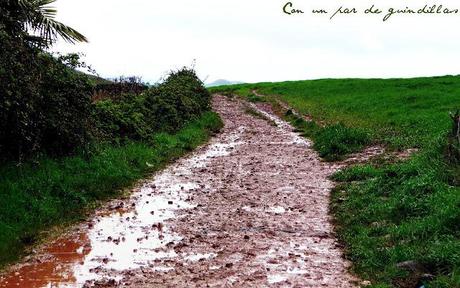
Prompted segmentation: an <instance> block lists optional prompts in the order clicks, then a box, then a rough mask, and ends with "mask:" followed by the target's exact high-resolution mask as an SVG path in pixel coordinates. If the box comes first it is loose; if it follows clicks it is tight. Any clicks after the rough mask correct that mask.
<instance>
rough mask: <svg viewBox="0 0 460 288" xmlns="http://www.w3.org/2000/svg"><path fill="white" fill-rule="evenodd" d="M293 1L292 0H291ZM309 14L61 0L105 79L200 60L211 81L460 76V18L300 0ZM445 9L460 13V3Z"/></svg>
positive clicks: (449, 1) (222, 2) (145, 0)
mask: <svg viewBox="0 0 460 288" xmlns="http://www.w3.org/2000/svg"><path fill="white" fill-rule="evenodd" d="M286 2H287V1H286ZM293 2H294V5H295V6H296V7H298V8H300V9H303V10H304V11H305V12H306V13H305V14H303V15H298V16H287V15H283V13H282V11H281V7H282V6H283V4H284V3H285V2H284V1H279V0H251V1H247V0H246V1H244V0H218V1H217V0H195V1H190V0H168V1H159V0H131V1H121V0H80V1H72V0H58V2H57V3H56V4H57V8H58V13H59V19H60V20H62V21H63V22H65V23H66V24H69V25H71V26H72V27H74V28H77V29H78V30H79V31H81V32H83V33H84V34H85V35H86V36H88V38H89V39H90V43H89V44H78V45H75V46H71V45H68V44H65V43H62V42H59V43H58V44H57V45H56V47H55V50H58V51H62V52H69V51H81V52H84V53H85V54H86V61H87V62H88V63H90V64H92V65H93V66H94V68H96V70H97V71H98V72H99V73H100V74H101V75H102V76H105V77H114V76H118V75H140V76H142V77H143V78H144V79H145V80H149V81H152V82H155V81H156V80H158V79H159V78H160V77H161V76H163V75H164V74H165V73H166V72H167V71H168V70H170V69H173V68H179V67H181V66H183V65H190V64H191V63H192V61H193V60H194V59H196V61H197V70H198V72H199V74H200V76H201V77H202V78H204V77H206V76H209V79H210V80H213V79H217V78H226V79H230V80H242V81H249V82H254V81H280V80H293V79H311V78H322V77H411V76H423V75H426V76H428V75H443V74H458V73H459V71H460V57H459V56H458V55H459V51H460V37H459V33H460V32H459V31H458V30H457V29H455V28H454V27H458V24H459V22H460V14H459V15H456V16H444V17H442V16H434V15H423V16H420V15H415V16H409V17H402V16H398V15H395V16H393V17H392V18H391V19H390V21H388V22H386V23H383V22H382V20H381V18H383V16H381V15H378V16H374V15H373V16H371V15H360V16H353V17H350V16H349V15H338V16H337V17H336V18H335V19H334V20H333V21H329V20H328V19H327V17H325V16H318V15H316V16H315V15H311V14H310V13H309V11H310V10H311V9H313V8H330V9H331V10H332V9H333V8H336V7H339V6H340V5H344V4H345V3H346V4H347V6H349V7H353V6H355V7H359V8H360V9H365V8H367V6H370V5H371V3H372V2H371V1H363V0H342V1H338V0H324V1H318V0H299V1H293ZM373 3H375V4H376V5H377V6H380V7H389V6H395V7H401V8H405V6H404V5H409V4H410V6H411V7H417V6H420V5H421V6H423V5H424V4H425V3H426V2H424V1H422V0H413V1H410V3H406V2H405V3H403V1H401V0H390V1H383V0H380V1H374V2H373ZM443 4H444V5H445V6H450V7H455V8H457V7H458V8H460V4H457V2H456V1H454V0H445V2H444V3H443Z"/></svg>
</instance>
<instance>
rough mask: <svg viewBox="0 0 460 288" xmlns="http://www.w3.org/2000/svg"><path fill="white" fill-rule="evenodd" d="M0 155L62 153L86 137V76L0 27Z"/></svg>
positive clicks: (88, 103) (20, 157) (62, 59)
mask: <svg viewBox="0 0 460 288" xmlns="http://www.w3.org/2000/svg"><path fill="white" fill-rule="evenodd" d="M0 51H2V53H0V63H1V66H0V155H2V156H3V157H7V158H16V159H22V158H24V157H25V156H29V155H32V154H34V153H37V152H40V151H43V152H47V153H50V154H56V155H62V154H68V153H71V152H73V151H74V149H75V148H77V147H79V146H81V145H83V144H85V143H86V141H87V139H88V123H89V122H88V120H89V113H90V104H91V102H90V95H91V94H90V92H91V86H90V83H89V79H88V77H87V76H86V75H84V74H82V73H78V72H75V71H74V70H73V69H72V68H73V67H69V66H67V65H66V64H67V62H66V60H67V59H68V58H65V57H60V58H59V59H56V58H54V57H52V56H51V55H50V54H47V53H45V52H41V51H40V50H38V49H36V48H33V47H29V46H28V45H26V44H24V43H23V42H21V41H19V40H17V39H13V38H11V37H10V36H8V35H7V34H6V33H4V32H2V31H1V30H0Z"/></svg>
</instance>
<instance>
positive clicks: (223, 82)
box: [206, 79, 244, 87]
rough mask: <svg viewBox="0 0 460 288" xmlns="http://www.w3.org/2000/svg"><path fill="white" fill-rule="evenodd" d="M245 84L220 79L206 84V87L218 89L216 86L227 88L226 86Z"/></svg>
mask: <svg viewBox="0 0 460 288" xmlns="http://www.w3.org/2000/svg"><path fill="white" fill-rule="evenodd" d="M243 83H244V82H240V81H229V80H225V79H218V80H216V81H214V82H211V83H208V84H206V87H216V86H225V85H233V84H243Z"/></svg>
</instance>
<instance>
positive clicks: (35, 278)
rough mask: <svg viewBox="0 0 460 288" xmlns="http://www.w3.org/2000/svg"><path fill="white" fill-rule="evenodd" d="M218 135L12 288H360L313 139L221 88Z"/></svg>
mask: <svg viewBox="0 0 460 288" xmlns="http://www.w3.org/2000/svg"><path fill="white" fill-rule="evenodd" d="M213 106H214V109H215V110H216V111H218V112H219V113H220V114H221V116H222V118H223V120H224V122H225V127H224V129H223V132H222V133H221V134H220V135H218V136H217V137H215V138H214V139H212V141H211V143H210V144H208V145H206V146H204V147H202V148H200V149H198V150H197V151H196V152H195V153H193V154H191V155H190V156H189V157H186V158H184V159H181V160H179V161H177V162H176V163H174V164H172V165H171V166H169V167H168V168H167V169H165V170H164V171H161V172H159V173H157V174H156V175H154V176H152V178H151V179H147V180H145V181H144V182H143V183H141V184H139V186H138V187H137V188H136V189H134V191H133V194H132V196H131V197H130V198H129V199H126V200H116V201H113V202H112V203H110V204H109V205H108V206H107V207H106V208H104V209H101V210H100V211H98V212H97V213H96V216H94V218H93V219H91V220H90V221H88V222H87V223H84V224H82V225H81V226H79V227H77V228H76V229H74V231H73V232H71V233H69V234H67V235H64V236H63V237H61V238H60V239H58V240H56V241H55V242H53V243H51V244H50V245H48V246H46V247H43V248H42V249H41V250H40V251H38V252H37V253H36V255H33V256H32V257H31V258H30V259H29V260H27V261H26V262H25V263H22V264H20V265H17V266H16V267H14V268H13V269H12V270H11V272H10V273H9V274H7V275H4V276H3V277H2V278H1V279H0V288H5V287H31V288H35V287H119V286H120V287H165V286H167V287H203V286H207V285H209V286H210V287H222V286H234V287H248V286H256V287H268V286H273V287H354V286H355V284H354V283H355V280H356V279H355V278H354V277H352V276H351V275H349V274H348V272H347V270H348V267H349V263H347V262H346V261H345V260H343V258H342V253H341V251H340V249H339V248H338V245H337V243H336V241H335V238H334V236H333V233H332V226H331V224H330V219H329V214H328V204H329V190H330V188H331V187H332V183H331V182H330V181H329V180H328V179H327V177H328V176H329V175H330V174H332V173H333V172H334V171H336V170H337V169H338V168H339V166H337V165H333V164H328V163H324V162H321V161H320V160H319V159H318V156H317V155H316V153H315V152H314V151H312V150H311V149H310V148H309V146H310V143H309V142H308V141H306V140H305V139H303V138H301V137H299V136H298V135H297V134H296V133H294V132H293V130H292V128H291V127H290V126H289V125H288V124H287V123H285V122H284V121H282V120H280V119H279V118H277V117H276V116H274V114H273V113H272V112H271V110H270V107H268V106H266V105H257V106H255V105H254V106H253V107H254V108H255V109H257V110H259V112H261V113H263V114H264V115H265V116H266V117H268V118H269V119H271V120H272V121H274V122H275V123H276V124H277V125H276V126H277V127H274V126H273V125H271V124H270V123H268V121H266V120H263V119H258V118H255V117H252V116H250V115H248V114H246V113H245V112H244V104H243V103H241V102H239V100H229V99H227V98H225V97H221V96H216V97H215V98H214V101H213Z"/></svg>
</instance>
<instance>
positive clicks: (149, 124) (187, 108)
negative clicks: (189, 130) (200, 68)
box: [93, 68, 211, 141]
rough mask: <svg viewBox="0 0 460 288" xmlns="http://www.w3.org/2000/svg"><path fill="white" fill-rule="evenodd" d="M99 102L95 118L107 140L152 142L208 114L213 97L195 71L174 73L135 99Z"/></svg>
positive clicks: (95, 109)
mask: <svg viewBox="0 0 460 288" xmlns="http://www.w3.org/2000/svg"><path fill="white" fill-rule="evenodd" d="M112 98H113V99H107V100H102V101H97V102H96V103H95V104H94V110H93V116H94V119H95V126H96V130H97V132H98V134H99V135H102V137H103V138H105V139H108V140H116V141H119V140H126V139H132V140H144V141H152V139H151V136H152V135H153V133H154V132H174V131H177V130H178V129H180V128H181V127H183V125H185V124H186V123H187V122H188V121H190V120H193V119H196V118H197V117H199V116H200V115H201V114H202V113H203V112H205V111H207V110H209V105H210V99H211V96H210V94H209V92H208V91H207V90H206V89H205V88H204V86H203V83H202V82H201V81H200V80H199V78H198V77H197V76H196V74H195V72H194V71H193V70H190V69H188V68H183V69H181V70H179V71H176V72H172V73H171V74H170V75H169V77H168V78H167V79H166V80H165V81H164V82H163V83H161V84H160V85H158V86H156V87H152V88H150V89H148V90H146V91H145V92H143V93H141V94H139V95H136V94H133V93H130V94H122V95H121V96H118V97H112Z"/></svg>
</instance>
